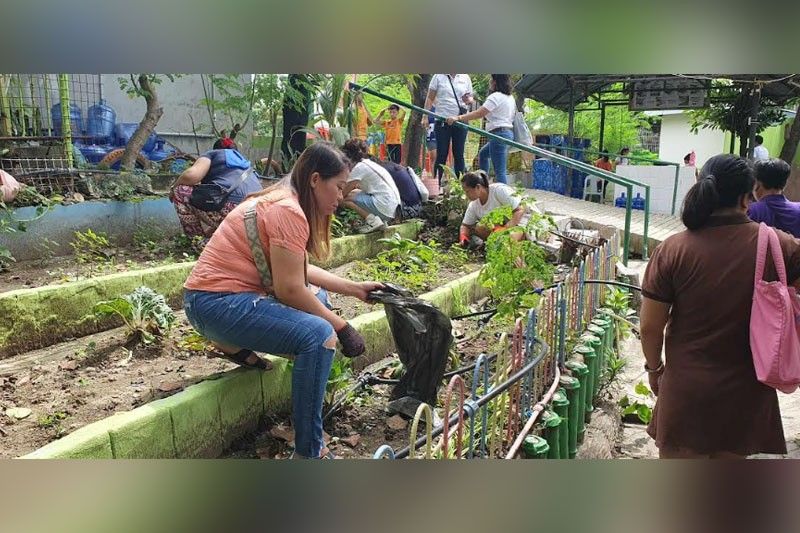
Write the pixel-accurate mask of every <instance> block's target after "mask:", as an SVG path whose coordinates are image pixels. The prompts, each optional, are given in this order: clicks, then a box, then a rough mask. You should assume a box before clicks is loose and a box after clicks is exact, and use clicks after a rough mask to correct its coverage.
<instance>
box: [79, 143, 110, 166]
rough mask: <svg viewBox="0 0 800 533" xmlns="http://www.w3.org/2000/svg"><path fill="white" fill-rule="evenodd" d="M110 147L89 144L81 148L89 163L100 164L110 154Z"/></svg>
mask: <svg viewBox="0 0 800 533" xmlns="http://www.w3.org/2000/svg"><path fill="white" fill-rule="evenodd" d="M108 150H109V147H108V146H100V145H97V144H89V145H86V146H81V147H80V151H81V153H82V154H83V157H85V158H86V160H87V161H88V162H89V163H99V162H100V161H101V160H102V159H103V158H104V157H105V156H106V154H107V153H108Z"/></svg>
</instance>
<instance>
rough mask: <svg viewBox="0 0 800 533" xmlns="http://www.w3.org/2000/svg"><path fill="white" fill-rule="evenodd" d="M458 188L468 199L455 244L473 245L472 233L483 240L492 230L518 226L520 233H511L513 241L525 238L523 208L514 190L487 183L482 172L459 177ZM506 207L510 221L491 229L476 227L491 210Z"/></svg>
mask: <svg viewBox="0 0 800 533" xmlns="http://www.w3.org/2000/svg"><path fill="white" fill-rule="evenodd" d="M461 185H463V186H464V193H465V194H466V195H467V198H468V199H469V200H470V203H469V205H468V206H467V211H466V213H464V219H463V220H462V221H461V230H460V232H459V236H458V241H459V243H460V244H461V245H462V246H468V245H469V244H470V243H471V242H474V239H473V238H472V234H473V233H474V234H475V235H476V236H478V237H479V238H481V239H486V238H487V237H488V236H489V235H490V234H491V233H492V232H494V231H499V230H503V229H506V228H513V227H515V226H520V231H519V232H516V231H515V232H514V233H513V234H512V236H513V237H514V239H516V240H522V239H524V238H525V231H524V225H525V220H524V219H525V215H526V209H525V206H524V205H523V204H522V199H521V198H520V197H519V196H517V194H516V192H515V191H514V189H512V188H511V187H509V186H508V185H506V184H504V183H491V184H490V183H489V178H488V177H487V175H486V172H484V171H483V170H478V171H475V172H467V173H466V174H464V175H463V176H462V177H461ZM506 205H507V206H510V207H511V209H512V215H511V220H509V221H508V222H506V223H505V224H502V225H499V226H495V227H492V228H490V227H486V226H483V225H480V224H478V222H480V220H481V219H482V218H483V217H484V216H486V215H487V214H488V213H489V212H490V211H492V210H494V209H497V208H498V207H503V206H506Z"/></svg>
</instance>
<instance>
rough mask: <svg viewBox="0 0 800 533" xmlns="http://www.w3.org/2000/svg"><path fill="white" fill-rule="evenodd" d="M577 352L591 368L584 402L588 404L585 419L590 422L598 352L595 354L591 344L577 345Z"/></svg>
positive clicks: (587, 377) (587, 376) (587, 378)
mask: <svg viewBox="0 0 800 533" xmlns="http://www.w3.org/2000/svg"><path fill="white" fill-rule="evenodd" d="M575 353H576V354H578V355H579V356H580V357H582V358H583V363H584V364H585V365H586V367H587V368H588V369H589V373H588V374H587V375H586V396H585V398H584V399H585V400H586V401H585V404H584V405H585V406H586V409H585V410H584V420H586V422H588V421H589V419H590V418H591V416H592V411H594V388H595V381H596V380H597V354H595V352H594V350H593V349H592V348H591V347H590V346H586V345H579V346H576V347H575Z"/></svg>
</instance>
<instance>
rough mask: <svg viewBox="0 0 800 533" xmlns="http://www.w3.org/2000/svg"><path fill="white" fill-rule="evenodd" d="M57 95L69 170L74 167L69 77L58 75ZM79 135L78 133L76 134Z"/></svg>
mask: <svg viewBox="0 0 800 533" xmlns="http://www.w3.org/2000/svg"><path fill="white" fill-rule="evenodd" d="M58 95H59V98H60V99H61V131H62V134H61V135H62V137H64V155H65V157H66V158H67V165H68V166H69V168H72V167H74V166H75V165H74V161H73V160H72V113H71V110H70V108H69V76H68V75H67V74H59V75H58ZM78 133H80V132H78Z"/></svg>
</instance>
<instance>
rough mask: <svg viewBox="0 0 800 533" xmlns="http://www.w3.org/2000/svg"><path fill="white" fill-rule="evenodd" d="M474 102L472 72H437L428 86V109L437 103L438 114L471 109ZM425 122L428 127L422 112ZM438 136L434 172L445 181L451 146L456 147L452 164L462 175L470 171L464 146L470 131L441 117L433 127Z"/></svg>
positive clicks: (426, 100) (446, 114) (440, 179)
mask: <svg viewBox="0 0 800 533" xmlns="http://www.w3.org/2000/svg"><path fill="white" fill-rule="evenodd" d="M473 102H474V100H473V98H472V80H471V79H470V77H469V74H434V75H433V77H432V78H431V83H430V85H428V96H427V98H425V109H427V110H431V107H432V106H433V105H434V104H436V113H437V114H439V115H442V116H445V117H451V116H453V115H458V114H463V113H466V112H468V111H469V106H470V105H471V104H472V103H473ZM422 125H423V126H424V127H426V128H427V127H428V115H423V117H422ZM434 133H435V135H436V165H435V166H434V174H435V175H436V177H437V178H439V183H441V181H442V174H443V173H444V165H445V163H447V155H448V154H449V153H450V146H451V144H452V148H453V167H455V168H454V170H455V173H456V175H458V176H460V175H461V174H463V173H464V172H465V171H466V170H467V164H466V163H465V162H464V147H465V145H466V143H467V130H465V129H464V128H459V127H458V126H452V125H449V124H445V123H444V122H441V121H439V120H437V121H436V124H435V126H434Z"/></svg>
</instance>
